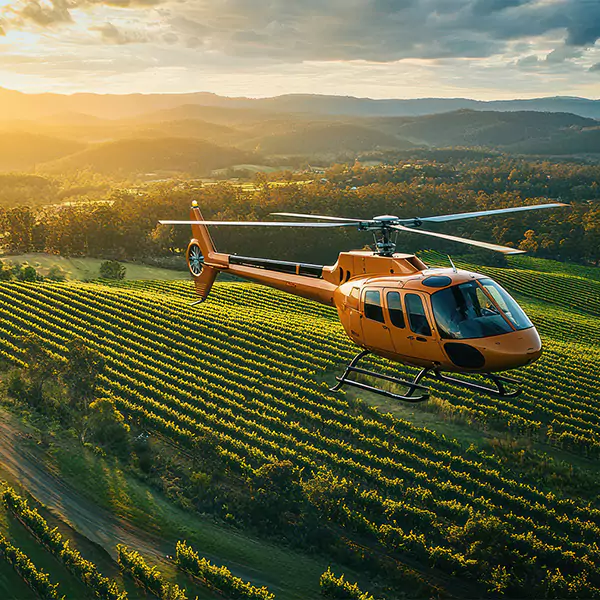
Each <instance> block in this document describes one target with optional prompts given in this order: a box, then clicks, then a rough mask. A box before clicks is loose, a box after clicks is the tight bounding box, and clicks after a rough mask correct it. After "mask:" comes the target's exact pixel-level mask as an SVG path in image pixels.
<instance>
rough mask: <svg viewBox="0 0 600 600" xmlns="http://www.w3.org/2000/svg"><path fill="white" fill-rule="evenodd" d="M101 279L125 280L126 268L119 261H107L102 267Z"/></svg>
mask: <svg viewBox="0 0 600 600" xmlns="http://www.w3.org/2000/svg"><path fill="white" fill-rule="evenodd" d="M100 278H101V279H125V267H124V266H123V265H122V264H121V263H120V262H119V261H118V260H106V261H104V262H103V263H102V264H101V265H100Z"/></svg>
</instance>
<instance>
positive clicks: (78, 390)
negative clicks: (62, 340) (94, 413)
mask: <svg viewBox="0 0 600 600" xmlns="http://www.w3.org/2000/svg"><path fill="white" fill-rule="evenodd" d="M104 365H105V362H104V359H103V357H102V355H101V354H100V352H98V351H97V350H95V349H94V348H91V347H90V346H89V345H88V344H87V343H86V342H85V341H84V340H83V339H82V338H73V339H72V340H70V341H69V342H68V343H67V363H66V366H65V367H64V368H63V371H62V379H63V381H64V383H65V384H66V385H67V388H68V391H69V400H70V403H71V406H73V407H74V408H76V409H78V410H80V411H82V412H84V413H85V412H87V410H88V407H89V404H90V402H91V401H92V400H93V398H94V396H95V394H96V389H97V386H98V378H99V376H100V375H101V374H102V372H103V371H104Z"/></svg>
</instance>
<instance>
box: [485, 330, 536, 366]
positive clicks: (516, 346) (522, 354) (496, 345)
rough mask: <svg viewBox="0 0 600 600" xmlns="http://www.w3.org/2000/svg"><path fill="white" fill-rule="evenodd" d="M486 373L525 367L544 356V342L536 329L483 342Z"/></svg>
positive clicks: (515, 332) (516, 332)
mask: <svg viewBox="0 0 600 600" xmlns="http://www.w3.org/2000/svg"><path fill="white" fill-rule="evenodd" d="M480 350H481V352H482V353H483V355H484V357H485V370H486V371H504V370H508V369H515V368H517V367H524V366H526V365H529V364H531V363H533V362H535V361H536V360H537V359H538V358H539V357H540V356H541V354H542V341H541V339H540V336H539V334H538V332H537V330H536V328H535V327H530V328H529V329H523V330H521V331H514V332H512V333H509V334H505V335H501V336H495V337H493V338H487V339H484V340H482V344H481V347H480Z"/></svg>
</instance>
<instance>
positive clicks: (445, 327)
mask: <svg viewBox="0 0 600 600" xmlns="http://www.w3.org/2000/svg"><path fill="white" fill-rule="evenodd" d="M431 304H432V306H433V314H434V315H435V320H436V323H437V326H438V329H439V332H440V335H441V337H442V338H446V339H468V338H478V337H488V336H492V335H501V334H503V333H510V332H511V331H514V329H527V328H529V327H533V324H532V323H531V321H530V320H529V319H528V317H527V315H526V314H525V313H524V312H523V310H522V309H521V307H520V306H519V305H518V304H517V303H516V302H515V301H514V300H513V299H512V298H511V296H510V295H509V294H508V292H507V291H506V290H504V289H503V288H502V287H500V286H499V285H498V284H497V283H496V282H495V281H492V280H491V279H480V280H479V281H475V280H474V281H469V282H468V283H463V284H460V285H455V286H452V287H449V288H446V289H445V290H440V291H439V292H436V293H435V294H433V295H432V296H431ZM511 324H512V326H513V327H514V329H513V327H511Z"/></svg>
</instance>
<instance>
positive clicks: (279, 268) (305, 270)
mask: <svg viewBox="0 0 600 600" xmlns="http://www.w3.org/2000/svg"><path fill="white" fill-rule="evenodd" d="M229 264H230V265H240V266H243V267H254V268H255V269H265V270H266V271H276V272H278V273H289V274H290V275H302V276H304V277H314V278H317V279H321V278H322V277H323V265H311V264H308V263H295V262H287V261H285V260H271V259H268V258H252V257H250V256H237V255H231V256H230V257H229Z"/></svg>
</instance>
